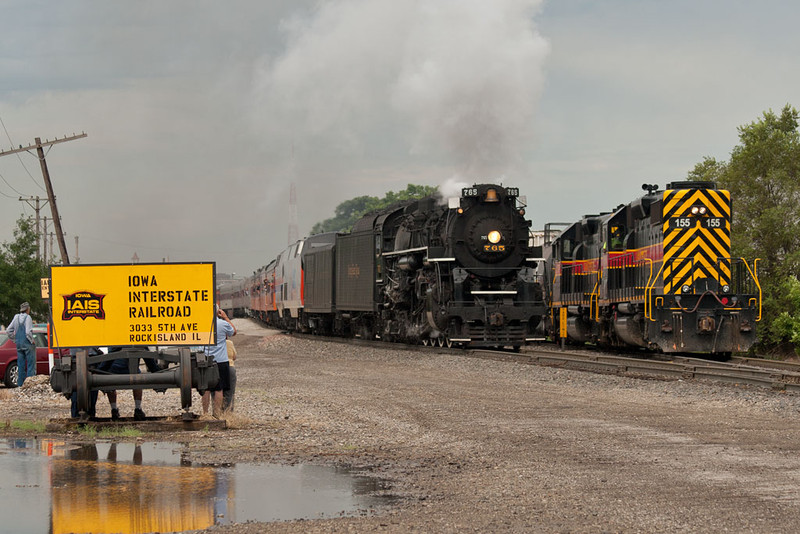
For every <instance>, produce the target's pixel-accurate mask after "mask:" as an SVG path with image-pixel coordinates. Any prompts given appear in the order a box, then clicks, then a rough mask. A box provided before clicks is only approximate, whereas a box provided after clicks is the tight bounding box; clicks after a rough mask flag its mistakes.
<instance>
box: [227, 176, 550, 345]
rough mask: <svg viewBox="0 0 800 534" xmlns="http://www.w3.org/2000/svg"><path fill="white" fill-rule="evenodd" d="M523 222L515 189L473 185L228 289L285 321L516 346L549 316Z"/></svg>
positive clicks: (385, 213)
mask: <svg viewBox="0 0 800 534" xmlns="http://www.w3.org/2000/svg"><path fill="white" fill-rule="evenodd" d="M530 226H531V222H530V221H529V220H527V219H526V218H525V205H524V202H522V199H521V198H520V195H519V190H518V189H517V188H513V187H503V186H500V185H495V184H482V185H475V186H472V187H467V188H464V189H463V190H462V191H461V196H460V197H454V198H451V199H448V200H447V201H445V200H443V199H441V198H438V197H436V196H431V197H427V198H424V199H421V200H413V201H406V202H402V203H398V204H395V205H393V206H390V207H388V208H386V209H383V210H379V211H375V212H372V213H369V214H367V215H364V216H363V217H362V218H361V219H359V220H358V221H357V222H356V223H355V225H354V226H353V229H352V231H351V232H350V233H342V234H339V233H329V234H319V235H315V236H311V237H309V238H307V239H303V240H300V241H298V242H296V243H294V244H292V245H291V246H290V247H289V248H287V249H286V250H284V251H282V252H281V254H280V255H278V257H277V258H276V259H274V260H272V261H271V262H270V263H268V264H267V265H266V266H265V267H263V268H261V269H259V270H257V271H256V272H254V274H253V276H252V277H251V278H250V279H248V280H245V281H242V282H240V284H242V285H243V287H236V286H232V285H229V286H228V291H227V293H232V292H236V291H239V293H238V294H239V295H243V294H246V295H247V296H248V297H249V308H250V309H249V313H250V314H251V315H254V316H255V317H257V318H260V319H262V320H263V321H265V322H266V323H267V324H270V325H272V326H275V327H277V328H282V329H289V330H297V331H303V332H313V333H320V334H330V335H343V336H355V337H362V338H366V339H375V338H379V339H382V340H386V341H402V342H406V343H420V344H424V345H432V344H435V345H439V346H443V345H447V346H452V345H453V344H458V345H464V346H471V347H503V346H508V347H514V348H519V347H520V346H521V345H523V344H525V343H526V342H527V341H530V340H532V339H534V337H536V336H537V334H536V332H537V329H538V327H539V324H540V322H541V320H542V318H543V317H544V316H545V315H546V312H547V309H546V304H545V292H544V277H543V272H544V271H543V270H542V269H541V268H540V267H539V263H540V261H541V258H535V257H534V254H533V253H532V251H533V249H532V247H531V245H530V242H529V233H530ZM221 298H223V299H224V298H226V296H222V295H221ZM243 300H244V299H243V298H240V300H239V303H240V305H243V304H244V303H243ZM232 302H233V301H232ZM232 305H233V304H232ZM539 335H541V334H539Z"/></svg>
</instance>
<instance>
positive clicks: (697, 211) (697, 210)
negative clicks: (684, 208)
mask: <svg viewBox="0 0 800 534" xmlns="http://www.w3.org/2000/svg"><path fill="white" fill-rule="evenodd" d="M698 213H700V208H698V207H697V206H692V215H697V214H698Z"/></svg>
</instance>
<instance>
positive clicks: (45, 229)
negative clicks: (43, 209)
mask: <svg viewBox="0 0 800 534" xmlns="http://www.w3.org/2000/svg"><path fill="white" fill-rule="evenodd" d="M43 219H44V228H42V238H43V239H42V244H43V245H44V250H43V251H42V259H43V260H44V262H45V263H46V264H48V265H49V264H50V258H48V257H47V217H44V218H43Z"/></svg>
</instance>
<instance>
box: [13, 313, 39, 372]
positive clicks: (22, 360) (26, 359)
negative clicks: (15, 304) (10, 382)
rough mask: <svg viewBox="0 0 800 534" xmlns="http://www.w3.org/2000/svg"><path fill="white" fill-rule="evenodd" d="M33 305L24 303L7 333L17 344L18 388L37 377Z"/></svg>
mask: <svg viewBox="0 0 800 534" xmlns="http://www.w3.org/2000/svg"><path fill="white" fill-rule="evenodd" d="M30 313H31V305H30V304H28V303H27V302H23V303H22V304H21V305H20V307H19V313H18V314H16V315H15V316H14V320H13V321H11V324H10V325H8V330H6V333H7V334H8V337H10V338H11V339H13V340H14V342H15V343H16V344H17V386H22V383H23V382H25V379H26V378H28V377H29V376H36V345H34V343H33V320H32V319H31V315H30Z"/></svg>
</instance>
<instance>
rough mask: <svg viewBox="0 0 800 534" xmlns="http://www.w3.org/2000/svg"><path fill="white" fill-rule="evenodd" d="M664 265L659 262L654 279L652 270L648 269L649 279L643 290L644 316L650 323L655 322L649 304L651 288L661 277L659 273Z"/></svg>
mask: <svg viewBox="0 0 800 534" xmlns="http://www.w3.org/2000/svg"><path fill="white" fill-rule="evenodd" d="M646 259H647V258H646ZM651 261H652V260H651ZM665 263H666V262H665V261H663V260H662V261H661V268H660V269H659V270H658V272H657V273H656V276H655V278H653V270H652V268H651V269H650V278H648V279H647V286H646V287H645V290H644V316H645V318H647V319H649V320H650V321H652V322H655V321H656V320H655V319H653V305H652V304H650V300H651V299H652V297H653V288H654V287H655V281H656V280H658V277H659V276H661V272H662V271H663V270H664V264H665ZM651 282H652V284H651Z"/></svg>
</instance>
